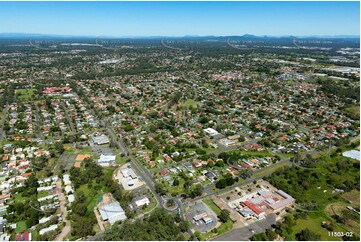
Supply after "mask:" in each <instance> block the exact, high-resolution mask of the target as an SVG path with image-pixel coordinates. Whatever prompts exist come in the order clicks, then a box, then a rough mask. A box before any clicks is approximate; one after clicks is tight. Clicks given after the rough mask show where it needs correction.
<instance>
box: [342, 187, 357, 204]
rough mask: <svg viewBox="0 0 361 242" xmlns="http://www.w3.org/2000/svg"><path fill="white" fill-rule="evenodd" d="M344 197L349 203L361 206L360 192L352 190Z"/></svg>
mask: <svg viewBox="0 0 361 242" xmlns="http://www.w3.org/2000/svg"><path fill="white" fill-rule="evenodd" d="M342 197H343V198H344V199H346V200H348V201H351V202H352V203H353V204H356V205H360V192H359V191H356V190H352V191H350V192H346V193H344V194H343V195H342Z"/></svg>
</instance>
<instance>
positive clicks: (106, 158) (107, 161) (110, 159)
mask: <svg viewBox="0 0 361 242" xmlns="http://www.w3.org/2000/svg"><path fill="white" fill-rule="evenodd" d="M116 158H117V156H116V155H115V154H101V155H100V158H99V160H98V164H99V165H100V166H110V165H112V164H114V162H115V159H116Z"/></svg>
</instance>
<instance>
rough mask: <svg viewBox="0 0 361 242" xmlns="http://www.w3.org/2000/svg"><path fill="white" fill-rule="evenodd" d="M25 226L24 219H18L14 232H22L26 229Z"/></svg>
mask: <svg viewBox="0 0 361 242" xmlns="http://www.w3.org/2000/svg"><path fill="white" fill-rule="evenodd" d="M27 228H28V227H27V226H26V221H25V220H22V221H19V222H17V224H16V229H15V233H22V232H24V231H25V230H27Z"/></svg>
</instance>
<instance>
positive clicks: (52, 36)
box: [0, 33, 360, 40]
mask: <svg viewBox="0 0 361 242" xmlns="http://www.w3.org/2000/svg"><path fill="white" fill-rule="evenodd" d="M30 38H34V39H95V38H103V39H162V38H167V39H193V40H202V39H203V40H207V39H212V40H224V39H228V38H232V39H247V40H260V39H289V38H300V39H304V38H315V39H346V38H352V39H355V38H357V39H360V36H359V35H322V36H321V35H320V36H318V35H309V36H292V35H289V36H267V35H264V36H256V35H251V34H245V35H233V36H214V35H209V36H196V35H186V36H91V35H89V36H80V35H56V34H31V33H0V39H30Z"/></svg>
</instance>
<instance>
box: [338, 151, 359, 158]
mask: <svg viewBox="0 0 361 242" xmlns="http://www.w3.org/2000/svg"><path fill="white" fill-rule="evenodd" d="M342 155H343V156H346V157H348V158H351V159H355V160H360V151H358V150H349V151H345V152H343V153H342Z"/></svg>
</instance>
